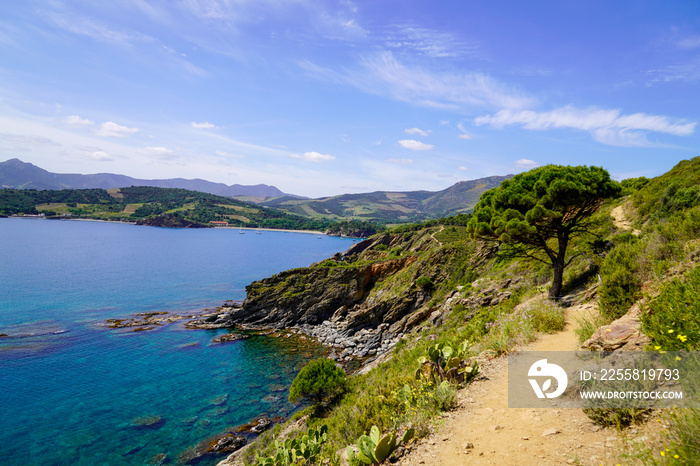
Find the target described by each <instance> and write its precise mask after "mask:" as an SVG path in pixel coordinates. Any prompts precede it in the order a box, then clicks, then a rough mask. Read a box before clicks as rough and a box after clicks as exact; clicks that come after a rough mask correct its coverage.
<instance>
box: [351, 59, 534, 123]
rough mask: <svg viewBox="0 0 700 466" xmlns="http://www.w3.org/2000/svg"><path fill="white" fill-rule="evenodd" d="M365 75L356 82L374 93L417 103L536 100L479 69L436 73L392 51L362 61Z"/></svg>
mask: <svg viewBox="0 0 700 466" xmlns="http://www.w3.org/2000/svg"><path fill="white" fill-rule="evenodd" d="M362 67H363V69H364V73H365V76H357V75H356V76H355V83H357V84H359V85H360V87H362V86H367V87H366V88H365V89H366V90H367V91H370V92H374V93H382V94H386V95H389V96H391V97H393V98H395V99H397V100H401V101H405V102H410V103H413V104H416V105H421V106H428V107H438V108H452V109H455V110H456V109H460V108H464V107H465V106H466V107H496V108H516V109H517V108H523V107H527V106H530V105H532V104H533V103H534V100H533V99H532V98H530V97H527V96H525V95H523V94H522V93H521V92H519V91H517V90H515V89H513V88H511V87H510V86H507V85H505V84H502V83H500V82H498V81H496V80H495V79H493V78H491V77H489V76H487V75H485V74H482V73H478V72H465V73H448V72H433V71H430V70H427V69H424V68H421V67H418V66H407V65H404V64H403V63H401V62H399V60H397V59H396V58H395V57H394V55H393V54H392V53H391V52H382V53H379V54H376V55H372V56H369V57H366V58H364V59H363V60H362Z"/></svg>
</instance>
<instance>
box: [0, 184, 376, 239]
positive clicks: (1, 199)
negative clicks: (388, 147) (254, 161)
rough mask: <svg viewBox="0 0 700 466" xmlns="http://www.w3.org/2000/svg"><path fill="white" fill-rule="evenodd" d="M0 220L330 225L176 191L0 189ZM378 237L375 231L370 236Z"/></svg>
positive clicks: (288, 226) (307, 227) (309, 227)
mask: <svg viewBox="0 0 700 466" xmlns="http://www.w3.org/2000/svg"><path fill="white" fill-rule="evenodd" d="M0 214H2V215H40V214H43V215H44V216H46V217H49V218H52V217H53V218H90V219H99V220H115V221H128V222H138V223H144V224H151V225H157V226H176V227H177V226H181V227H182V226H187V227H193V226H211V225H212V224H211V223H210V222H213V221H216V222H226V224H227V225H229V226H240V227H249V228H280V229H304V230H316V231H325V230H326V229H328V228H329V227H330V226H331V225H332V223H333V222H331V221H328V220H316V219H309V218H306V217H301V216H298V215H292V214H289V213H287V212H282V211H279V210H276V209H269V208H264V207H260V206H257V205H255V204H249V203H245V202H241V201H238V200H236V199H232V198H229V197H222V196H215V195H212V194H206V193H202V192H198V191H189V190H185V189H176V188H153V187H133V186H132V187H129V188H115V189H109V190H105V189H66V190H58V191H53V190H42V191H38V190H31V189H30V190H18V189H0ZM374 231H376V229H375V230H374Z"/></svg>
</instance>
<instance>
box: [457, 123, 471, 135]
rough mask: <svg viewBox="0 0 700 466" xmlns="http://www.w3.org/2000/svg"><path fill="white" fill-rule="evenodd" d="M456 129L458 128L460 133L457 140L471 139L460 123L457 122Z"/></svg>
mask: <svg viewBox="0 0 700 466" xmlns="http://www.w3.org/2000/svg"><path fill="white" fill-rule="evenodd" d="M457 128H459V130H460V131H461V132H462V134H460V135H459V136H457V137H458V138H460V139H471V138H472V137H471V135H470V134H469V133H468V132H467V130H465V129H464V125H463V124H462V122H459V123H458V124H457Z"/></svg>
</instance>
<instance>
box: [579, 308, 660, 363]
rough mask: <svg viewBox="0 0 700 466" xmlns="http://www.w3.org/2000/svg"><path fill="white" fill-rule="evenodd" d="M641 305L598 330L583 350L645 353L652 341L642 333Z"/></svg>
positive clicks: (585, 343)
mask: <svg viewBox="0 0 700 466" xmlns="http://www.w3.org/2000/svg"><path fill="white" fill-rule="evenodd" d="M640 315H641V310H640V303H637V304H635V305H634V306H632V308H631V309H630V310H629V312H627V314H625V315H623V316H622V317H620V318H619V319H617V320H615V321H613V322H611V323H610V324H608V325H604V326H602V327H600V328H599V329H597V330H596V331H595V332H594V333H593V335H592V336H591V338H589V339H588V340H586V341H585V342H584V343H583V344H582V345H581V349H590V350H592V351H615V350H623V351H643V350H644V348H645V347H646V346H647V345H649V344H650V343H651V339H650V338H649V337H648V336H647V335H645V334H644V333H643V332H642V324H641V322H640V320H639V318H640Z"/></svg>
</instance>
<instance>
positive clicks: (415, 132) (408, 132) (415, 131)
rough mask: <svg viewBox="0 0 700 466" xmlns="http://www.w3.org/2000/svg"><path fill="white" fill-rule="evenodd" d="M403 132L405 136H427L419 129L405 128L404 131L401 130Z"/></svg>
mask: <svg viewBox="0 0 700 466" xmlns="http://www.w3.org/2000/svg"><path fill="white" fill-rule="evenodd" d="M403 132H404V133H406V134H418V135H420V136H427V135H428V133H427V132H425V131H423V130H422V129H420V128H406V129H405V130H403Z"/></svg>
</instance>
